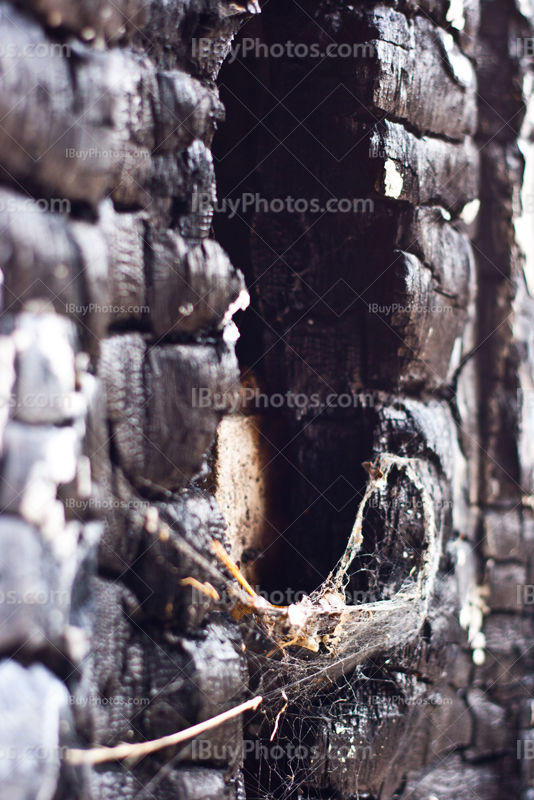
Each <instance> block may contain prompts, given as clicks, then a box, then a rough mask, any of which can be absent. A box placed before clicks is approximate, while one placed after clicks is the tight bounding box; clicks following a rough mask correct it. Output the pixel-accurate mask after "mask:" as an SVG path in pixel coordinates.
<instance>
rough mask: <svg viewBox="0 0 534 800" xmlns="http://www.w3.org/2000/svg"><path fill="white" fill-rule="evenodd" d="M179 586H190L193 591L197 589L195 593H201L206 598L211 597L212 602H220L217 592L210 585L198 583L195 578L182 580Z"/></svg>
mask: <svg viewBox="0 0 534 800" xmlns="http://www.w3.org/2000/svg"><path fill="white" fill-rule="evenodd" d="M180 585H181V586H192V587H193V589H197V591H199V592H202V594H206V595H207V596H208V597H211V598H212V600H220V599H221V598H220V596H219V592H218V591H217V590H216V589H214V588H213V586H212V585H211V583H208V582H207V581H206V583H200V581H197V579H196V578H183V580H181V581H180Z"/></svg>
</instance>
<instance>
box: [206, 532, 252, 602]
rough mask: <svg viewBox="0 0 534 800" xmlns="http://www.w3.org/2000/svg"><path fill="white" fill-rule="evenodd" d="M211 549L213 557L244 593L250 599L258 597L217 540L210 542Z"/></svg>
mask: <svg viewBox="0 0 534 800" xmlns="http://www.w3.org/2000/svg"><path fill="white" fill-rule="evenodd" d="M211 548H212V550H213V552H214V553H215V555H216V556H217V558H218V559H219V560H220V561H222V563H223V564H224V566H225V567H226V569H228V570H229V571H230V572H231V573H232V575H233V576H234V578H235V579H236V581H237V582H238V583H240V584H241V586H242V587H243V589H245V591H246V592H248V593H249V594H250V595H251V596H252V597H257V596H258V595H257V594H256V592H255V591H254V589H253V588H252V586H251V585H250V583H249V582H248V581H247V579H246V578H245V577H244V576H243V575H242V574H241V570H240V569H239V567H238V566H237V564H234V562H233V561H232V559H231V558H230V556H229V555H228V553H227V552H226V550H225V549H224V547H223V546H222V544H221V543H220V542H218V541H217V539H213V541H212V542H211Z"/></svg>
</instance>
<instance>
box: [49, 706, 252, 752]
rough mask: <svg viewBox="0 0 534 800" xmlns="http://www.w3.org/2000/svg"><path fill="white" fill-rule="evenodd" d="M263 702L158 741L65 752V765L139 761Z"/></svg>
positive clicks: (225, 714) (218, 715)
mask: <svg viewBox="0 0 534 800" xmlns="http://www.w3.org/2000/svg"><path fill="white" fill-rule="evenodd" d="M262 700H263V698H262V697H254V698H253V699H252V700H247V702H246V703H241V705H239V706H236V707H235V708H231V709H230V711H224V712H223V713H222V714H217V716H216V717H212V718H211V719H208V720H206V721H205V722H199V723H198V725H193V726H192V727H191V728H187V730H185V731H179V732H178V733H171V734H170V735H169V736H162V737H161V738H160V739H153V740H152V741H150V742H140V743H139V744H118V745H117V746H116V747H93V748H92V749H91V750H67V752H66V753H65V761H66V762H67V764H72V765H73V766H80V765H81V764H103V763H104V762H106V761H122V759H124V758H132V757H133V758H135V759H139V758H142V757H143V756H146V755H148V753H154V752H156V750H162V749H163V748H164V747H169V746H170V745H174V744H180V743H181V742H186V741H188V739H193V738H194V737H195V736H198V735H199V733H204V731H208V730H210V729H211V728H216V727H217V726H218V725H222V723H223V722H226V721H227V720H229V719H233V717H238V716H239V714H242V713H243V712H244V711H248V710H249V709H253V710H254V711H255V710H256V709H257V708H258V706H259V704H260V703H261V701H262Z"/></svg>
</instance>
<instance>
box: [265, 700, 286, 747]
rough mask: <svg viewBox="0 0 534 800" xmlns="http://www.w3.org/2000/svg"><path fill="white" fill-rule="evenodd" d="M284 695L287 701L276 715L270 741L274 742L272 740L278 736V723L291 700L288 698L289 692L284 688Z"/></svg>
mask: <svg viewBox="0 0 534 800" xmlns="http://www.w3.org/2000/svg"><path fill="white" fill-rule="evenodd" d="M282 697H283V698H284V700H285V701H286V702H285V705H284V707H283V708H281V709H280V711H279V712H278V714H277V715H276V720H275V723H274V730H273V732H272V733H271V738H270V739H269V741H270V742H272V740H273V739H274V737H275V736H276V731H277V730H278V725H279V723H280V717H281V716H282V714H283V713H284V711H285V710H286V708H287V706H288V704H289V700H288V697H287V694H286V693H285V692H284V690H283V689H282Z"/></svg>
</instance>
